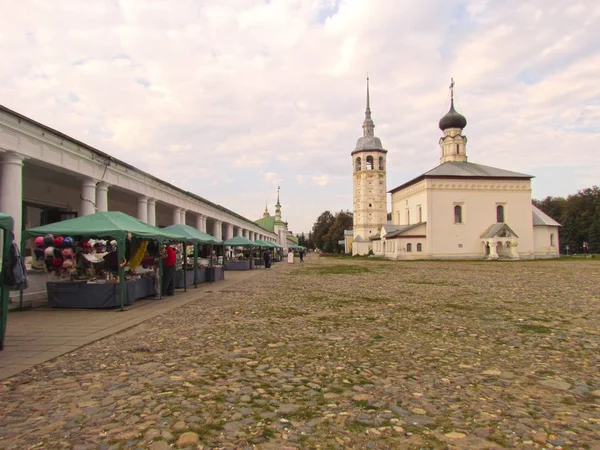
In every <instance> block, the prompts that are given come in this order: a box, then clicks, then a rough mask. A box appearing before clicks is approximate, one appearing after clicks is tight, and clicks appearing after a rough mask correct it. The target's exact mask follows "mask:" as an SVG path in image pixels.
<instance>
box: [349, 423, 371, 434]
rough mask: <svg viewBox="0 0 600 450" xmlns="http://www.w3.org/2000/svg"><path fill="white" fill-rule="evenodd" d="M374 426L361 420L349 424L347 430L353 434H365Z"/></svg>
mask: <svg viewBox="0 0 600 450" xmlns="http://www.w3.org/2000/svg"><path fill="white" fill-rule="evenodd" d="M371 427H372V425H369V424H368V423H364V422H361V421H360V420H355V421H354V422H352V423H350V424H348V426H347V427H346V429H347V430H348V431H350V432H353V433H363V432H364V431H365V430H366V429H367V428H371Z"/></svg>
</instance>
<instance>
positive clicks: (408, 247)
mask: <svg viewBox="0 0 600 450" xmlns="http://www.w3.org/2000/svg"><path fill="white" fill-rule="evenodd" d="M406 251H407V252H412V244H406Z"/></svg>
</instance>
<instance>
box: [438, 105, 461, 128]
mask: <svg viewBox="0 0 600 450" xmlns="http://www.w3.org/2000/svg"><path fill="white" fill-rule="evenodd" d="M438 125H439V127H440V130H442V131H444V130H447V129H448V128H460V129H463V128H464V127H466V126H467V119H466V118H465V116H463V115H462V114H460V113H459V112H456V110H455V109H454V98H453V99H452V100H451V102H450V110H449V111H448V112H447V113H446V115H445V116H444V117H442V118H441V119H440V122H439V124H438Z"/></svg>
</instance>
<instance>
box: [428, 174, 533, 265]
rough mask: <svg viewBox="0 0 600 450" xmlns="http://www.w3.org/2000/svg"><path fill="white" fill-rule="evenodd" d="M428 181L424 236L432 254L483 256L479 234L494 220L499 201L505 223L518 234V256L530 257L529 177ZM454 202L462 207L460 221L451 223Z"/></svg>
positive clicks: (531, 247)
mask: <svg viewBox="0 0 600 450" xmlns="http://www.w3.org/2000/svg"><path fill="white" fill-rule="evenodd" d="M427 181H428V191H429V198H428V200H429V205H428V206H429V207H428V216H427V222H428V233H427V236H428V253H429V254H430V256H431V257H434V258H445V257H449V258H473V257H483V247H482V243H481V239H480V236H481V234H482V233H483V232H484V231H485V230H486V229H487V228H488V227H489V226H490V225H493V224H495V223H496V205H497V204H498V203H503V204H504V217H505V222H506V223H507V224H508V226H510V228H511V229H512V230H513V231H514V232H515V233H516V234H517V235H518V236H519V239H518V242H519V246H518V247H517V249H518V252H519V256H520V257H521V258H532V257H533V221H532V215H531V214H532V213H531V183H530V182H529V181H528V180H525V181H523V180H518V181H510V180H485V181H478V180H465V181H462V180H447V181H444V180H427ZM457 203H460V204H462V207H463V214H462V216H463V217H462V218H463V223H461V224H455V223H454V205H455V204H457ZM459 244H462V248H459Z"/></svg>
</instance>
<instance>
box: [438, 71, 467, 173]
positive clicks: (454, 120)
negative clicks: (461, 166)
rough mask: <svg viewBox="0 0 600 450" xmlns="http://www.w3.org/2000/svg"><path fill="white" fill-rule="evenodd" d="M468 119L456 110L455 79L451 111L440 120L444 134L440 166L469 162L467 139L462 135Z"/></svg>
mask: <svg viewBox="0 0 600 450" xmlns="http://www.w3.org/2000/svg"><path fill="white" fill-rule="evenodd" d="M466 126H467V119H466V118H465V116H463V115H462V114H460V113H458V112H456V110H455V109H454V79H453V78H452V79H451V80H450V110H449V111H448V112H447V113H446V115H445V116H444V117H442V118H441V119H440V123H439V127H440V130H442V131H443V132H444V137H442V138H440V148H441V150H442V154H441V156H440V164H444V163H445V162H448V161H456V162H467V137H466V136H464V135H463V134H462V131H463V129H464V128H465V127H466Z"/></svg>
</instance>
